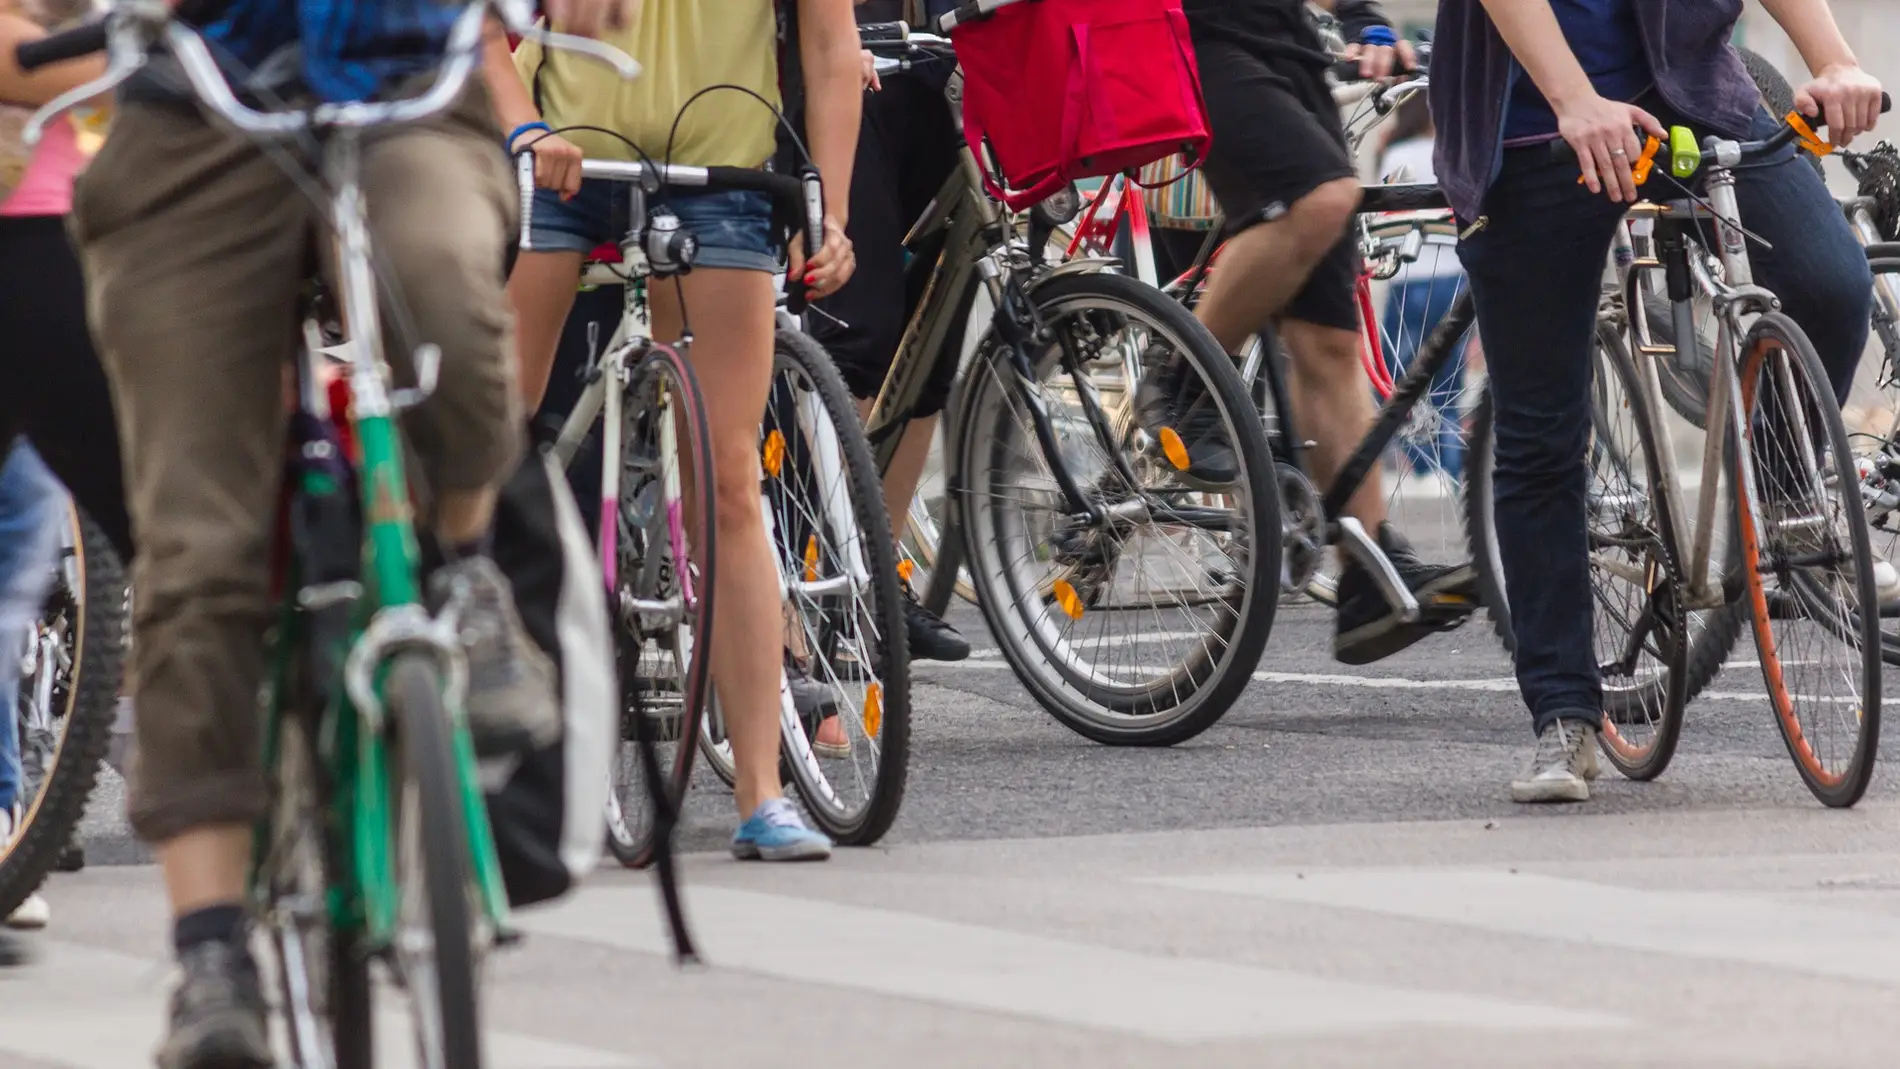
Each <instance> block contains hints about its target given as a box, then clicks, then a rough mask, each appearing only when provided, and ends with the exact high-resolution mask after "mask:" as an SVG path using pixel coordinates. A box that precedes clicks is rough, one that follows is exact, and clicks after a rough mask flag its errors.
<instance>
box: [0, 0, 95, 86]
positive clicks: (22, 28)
mask: <svg viewBox="0 0 1900 1069" xmlns="http://www.w3.org/2000/svg"><path fill="white" fill-rule="evenodd" d="M45 36H46V31H45V30H43V29H41V28H40V27H39V25H38V24H36V23H34V22H32V21H31V20H28V19H24V18H21V17H20V16H18V15H0V101H5V102H6V103H8V104H18V105H22V106H25V107H38V106H39V105H41V104H44V103H46V102H47V101H49V100H51V99H53V98H54V97H56V96H58V95H60V94H61V93H64V92H65V91H66V90H68V89H71V88H73V87H75V86H80V85H84V84H86V83H87V82H90V81H92V80H93V79H94V78H97V77H99V76H100V75H101V74H103V73H105V69H106V57H105V56H104V55H95V56H83V57H81V58H79V59H71V60H67V61H66V62H64V63H55V64H53V65H51V66H48V67H41V68H40V69H39V70H36V71H34V72H33V73H31V74H28V73H26V72H25V71H22V70H21V69H20V66H19V64H18V63H15V62H14V59H13V50H14V48H15V47H17V46H19V45H20V44H23V43H24V42H27V41H37V40H39V39H40V38H42V37H45Z"/></svg>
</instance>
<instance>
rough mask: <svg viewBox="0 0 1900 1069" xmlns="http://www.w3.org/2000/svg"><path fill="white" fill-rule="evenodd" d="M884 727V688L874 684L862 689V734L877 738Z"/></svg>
mask: <svg viewBox="0 0 1900 1069" xmlns="http://www.w3.org/2000/svg"><path fill="white" fill-rule="evenodd" d="M883 726H884V688H883V687H881V686H879V685H878V684H876V683H872V684H871V685H870V686H868V687H865V688H864V733H865V734H866V735H868V736H870V737H871V738H874V739H875V738H877V733H878V729H879V728H882V727H883Z"/></svg>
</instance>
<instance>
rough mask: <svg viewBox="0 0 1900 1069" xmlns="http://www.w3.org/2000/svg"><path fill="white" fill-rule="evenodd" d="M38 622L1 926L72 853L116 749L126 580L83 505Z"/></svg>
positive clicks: (22, 707)
mask: <svg viewBox="0 0 1900 1069" xmlns="http://www.w3.org/2000/svg"><path fill="white" fill-rule="evenodd" d="M68 516H69V520H68V523H67V525H66V531H65V532H64V534H63V536H62V538H61V545H60V556H59V560H58V562H57V563H56V564H55V565H54V571H53V575H54V579H53V587H52V589H51V590H49V591H48V592H47V595H46V598H45V602H44V608H43V609H42V610H41V613H40V618H39V621H38V622H37V623H36V624H35V625H34V626H33V628H32V629H31V630H30V631H29V632H28V633H27V635H26V636H25V638H26V643H25V649H24V650H23V651H22V650H14V651H12V652H11V653H8V654H6V655H7V656H20V657H22V662H21V663H22V671H21V673H20V696H19V703H18V706H17V708H14V709H8V710H4V711H0V715H4V716H12V717H15V718H16V719H17V721H18V726H19V733H20V734H19V739H20V764H21V771H22V773H23V775H22V777H21V783H20V787H21V796H20V805H21V810H22V815H21V819H20V823H19V826H18V827H17V828H16V829H15V833H14V836H13V838H12V839H11V840H10V841H4V842H0V917H4V916H7V915H8V914H10V913H12V912H13V910H14V909H16V908H17V907H18V906H19V905H20V903H21V902H23V901H25V900H26V897H27V896H28V895H30V894H32V893H33V892H34V891H35V890H37V889H38V888H39V886H40V884H41V883H42V882H43V881H44V880H45V879H46V876H47V874H48V873H49V872H51V871H53V869H54V868H55V867H56V866H57V864H58V862H59V858H60V855H61V852H62V851H64V850H66V849H68V848H69V847H70V845H71V844H72V841H73V835H74V833H75V832H76V831H77V830H78V827H79V822H80V820H81V819H82V818H83V817H84V816H85V813H86V805H87V802H88V801H89V800H90V798H91V795H92V788H93V784H94V783H95V782H96V781H97V780H98V776H99V766H100V763H101V762H102V761H104V760H105V756H106V749H107V747H108V746H109V745H110V743H111V741H112V722H113V717H114V715H115V710H116V706H117V701H118V695H119V684H120V680H121V677H122V676H123V674H124V667H125V653H126V649H125V640H126V598H127V587H126V582H125V571H124V568H123V566H122V565H121V564H120V562H119V558H118V554H117V553H115V552H114V551H113V549H112V544H111V542H110V541H109V540H108V539H107V538H106V536H105V533H104V532H103V531H101V530H100V529H99V528H98V526H97V525H96V524H94V523H93V522H92V520H91V519H90V518H89V517H87V516H86V515H85V514H84V512H82V511H81V510H80V509H79V507H78V506H77V505H76V504H70V503H69V505H68Z"/></svg>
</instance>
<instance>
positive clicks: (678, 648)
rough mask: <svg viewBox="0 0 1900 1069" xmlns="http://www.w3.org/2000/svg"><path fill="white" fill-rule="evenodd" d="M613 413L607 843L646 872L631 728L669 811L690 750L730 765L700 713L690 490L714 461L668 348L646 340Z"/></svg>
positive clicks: (641, 795) (704, 575) (698, 532)
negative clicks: (611, 745)
mask: <svg viewBox="0 0 1900 1069" xmlns="http://www.w3.org/2000/svg"><path fill="white" fill-rule="evenodd" d="M623 414H624V417H625V418H624V419H623V420H622V423H623V424H624V426H625V431H624V435H623V440H622V442H621V457H622V471H623V474H622V476H621V480H622V481H621V488H620V500H619V502H617V504H616V509H617V512H618V515H619V539H618V549H619V568H618V570H617V575H616V586H617V588H618V589H617V590H616V591H615V598H614V606H613V609H614V619H615V629H614V633H615V636H616V646H617V648H618V652H619V659H620V679H621V692H622V702H621V710H622V711H621V731H620V747H619V750H618V753H617V754H616V760H615V772H614V784H613V791H612V792H611V797H610V800H609V803H608V814H607V815H608V821H607V825H608V834H607V843H608V848H609V849H610V850H611V851H612V853H613V855H614V857H615V859H616V860H618V861H620V863H621V864H623V865H627V866H630V867H644V866H645V865H647V864H649V863H650V862H651V861H652V860H653V855H654V850H655V847H656V846H657V845H658V843H657V841H656V832H657V831H658V827H659V824H658V820H657V816H658V814H657V813H655V812H654V802H653V794H652V787H651V785H650V784H649V783H648V782H647V778H646V772H645V770H644V765H643V763H642V760H641V756H640V751H639V745H640V743H639V739H640V733H641V731H642V730H644V731H645V732H646V733H647V737H648V739H649V740H651V744H652V745H653V746H654V748H655V756H656V757H658V758H659V762H658V763H659V768H660V770H661V776H662V777H663V779H664V781H665V782H663V783H662V784H661V787H662V789H663V791H664V796H665V797H666V798H667V799H668V804H669V805H670V807H671V808H672V810H673V812H675V813H677V812H678V811H679V807H680V806H681V805H682V804H683V803H684V801H685V798H686V794H687V791H688V790H689V789H690V787H691V784H692V777H693V758H694V755H695V753H696V752H697V751H699V750H701V749H704V750H705V751H706V753H707V757H708V763H709V764H711V765H712V766H713V767H714V769H715V771H718V770H719V766H720V764H721V763H722V761H723V763H724V764H725V765H726V766H727V767H728V768H729V767H730V755H729V752H728V751H727V750H726V749H725V747H724V742H723V738H720V739H715V738H713V737H711V736H710V735H709V734H708V731H709V728H708V726H707V725H708V723H709V721H711V720H712V719H713V718H709V717H707V716H706V715H705V710H706V708H707V703H708V702H709V700H710V694H711V672H712V660H711V656H710V652H709V651H710V650H711V648H712V647H711V643H712V620H713V616H712V611H713V579H714V574H713V568H714V566H715V565H714V562H715V560H716V553H715V542H716V536H715V528H714V525H713V516H712V508H713V502H712V495H710V494H705V493H698V492H696V491H695V489H694V488H695V485H696V484H697V485H709V483H708V482H706V480H710V478H711V473H712V470H713V460H712V440H711V439H710V438H709V437H708V434H709V431H708V429H707V426H706V413H705V402H704V400H703V399H702V397H701V395H700V392H699V381H698V379H697V378H696V377H695V376H694V375H693V371H692V368H691V366H690V365H688V363H687V362H686V361H685V360H684V359H683V358H682V357H681V356H680V355H679V354H678V353H677V352H676V351H675V350H673V349H671V348H667V347H664V346H655V347H654V348H653V350H652V351H651V352H650V353H649V354H648V355H647V356H646V357H645V358H644V359H642V360H641V362H640V364H639V365H638V366H637V367H636V368H635V369H634V374H633V377H632V382H631V383H630V385H629V386H628V388H627V395H626V409H625V411H624V413H623ZM701 473H703V474H701ZM642 721H644V723H643V722H642Z"/></svg>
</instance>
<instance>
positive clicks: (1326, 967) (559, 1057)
mask: <svg viewBox="0 0 1900 1069" xmlns="http://www.w3.org/2000/svg"><path fill="white" fill-rule="evenodd" d="M1895 842H1900V809H1893V808H1872V809H1866V810H1863V811H1859V812H1855V813H1849V814H1834V813H1823V812H1819V811H1818V810H1817V811H1810V810H1790V811H1777V812H1756V813H1749V812H1682V813H1665V814H1653V815H1637V816H1631V815H1617V816H1589V815H1585V814H1578V813H1549V812H1540V813H1527V814H1526V815H1525V816H1523V817H1521V818H1514V819H1507V820H1494V821H1484V822H1478V821H1462V822H1450V823H1417V824H1397V823H1395V824H1370V825H1366V824H1360V825H1316V826H1305V827H1289V828H1277V829H1243V830H1224V831H1196V832H1180V833H1164V834H1156V835H1118V836H1105V837H1087V838H1073V839H1053V840H1037V841H1002V842H965V843H945V844H935V845H928V846H910V847H901V846H900V847H893V848H890V849H879V850H869V851H850V852H845V853H843V854H841V855H840V857H839V858H837V859H836V860H835V861H834V862H832V863H830V864H828V865H812V866H790V867H767V866H757V865H754V866H741V865H738V864H735V863H732V862H729V861H727V860H725V859H723V858H718V857H713V856H703V857H695V858H692V859H690V860H689V863H688V864H687V866H686V869H687V873H686V875H687V879H688V897H687V904H688V910H689V917H690V920H691V922H692V925H693V928H694V930H695V932H696V934H697V935H698V937H699V939H700V942H701V944H702V946H701V949H702V951H703V952H704V956H705V958H706V962H707V964H706V966H705V967H703V968H699V969H693V970H686V971H681V970H678V969H676V968H675V967H674V966H672V964H671V963H670V962H669V961H668V959H667V957H666V949H667V946H666V942H665V937H664V934H663V929H662V925H661V917H660V911H659V906H658V903H657V901H656V899H655V896H654V895H653V893H652V891H651V889H650V887H649V884H648V881H647V880H646V878H645V877H644V876H643V875H640V874H631V873H621V872H618V871H614V872H603V873H601V874H600V875H599V876H598V877H597V878H596V879H595V880H594V881H593V882H592V883H591V884H590V885H589V886H588V887H587V888H586V889H585V890H583V891H582V892H581V893H580V894H578V895H576V896H575V897H573V898H572V899H570V900H568V901H565V902H563V903H560V904H559V905H556V906H553V907H551V908H546V909H541V910H536V911H530V912H525V913H524V914H523V915H522V916H521V918H520V920H521V923H522V925H523V927H524V928H525V929H526V930H527V932H528V936H529V937H528V939H527V941H526V943H525V945H524V946H523V947H522V948H520V949H518V950H514V951H510V952H508V953H507V954H506V955H504V956H503V957H501V958H500V959H498V960H497V961H496V962H495V963H494V965H493V966H492V969H491V973H490V975H489V978H488V983H487V989H488V992H489V1005H488V1007H487V1013H488V1019H487V1020H488V1026H489V1028H490V1030H491V1031H490V1039H489V1050H490V1058H489V1060H490V1064H491V1066H493V1067H495V1069H612V1067H681V1069H684V1067H699V1066H706V1067H715V1066H717V1067H724V1066H749V1065H768V1064H769V1065H771V1066H773V1067H788V1069H791V1067H803V1066H812V1067H817V1066H824V1067H827V1069H857V1067H865V1069H870V1067H878V1069H883V1067H897V1066H902V1067H905V1069H910V1067H937V1066H941V1067H946V1069H948V1067H978V1066H981V1067H985V1069H988V1067H992V1066H1015V1065H1022V1066H1038V1067H1047V1066H1069V1065H1074V1066H1087V1067H1089V1069H1097V1067H1102V1066H1111V1067H1118V1066H1127V1067H1136V1066H1141V1067H1147V1066H1153V1067H1167V1069H1173V1067H1177V1066H1180V1067H1200V1066H1211V1067H1227V1066H1233V1067H1241V1066H1249V1067H1254V1066H1268V1067H1277V1066H1287V1067H1295V1066H1297V1067H1300V1069H1308V1067H1312V1066H1329V1065H1339V1066H1357V1067H1367V1069H1385V1067H1399V1066H1404V1067H1408V1069H1410V1067H1415V1066H1458V1067H1486V1066H1500V1067H1502V1066H1511V1067H1517V1066H1524V1065H1535V1066H1539V1067H1543V1066H1554V1067H1572V1066H1574V1067H1578V1069H1582V1067H1585V1066H1590V1067H1597V1066H1657V1067H1661V1066H1670V1067H1672V1069H1675V1067H1683V1066H1707V1067H1711V1069H1713V1067H1715V1066H1724V1067H1730V1066H1748V1067H1764V1069H1766V1067H1787V1069H1816V1067H1820V1066H1828V1067H1854V1066H1867V1067H1869V1069H1873V1067H1876V1066H1878V1067H1881V1069H1885V1067H1888V1066H1891V1065H1892V1064H1893V1059H1894V1057H1895V1052H1896V1051H1900V1019H1897V1017H1896V1015H1895V1014H1894V1013H1893V1012H1892V1006H1893V1005H1894V1004H1895V1002H1896V1000H1897V999H1900V853H1896V852H1895V851H1894V850H1893V849H1892V844H1893V843H1895ZM52 894H53V901H54V905H55V909H56V910H57V916H56V922H57V927H56V928H55V929H54V931H53V932H52V933H51V935H50V936H49V938H47V939H45V940H42V944H43V945H42V950H43V951H44V954H43V959H42V961H41V962H40V963H39V964H38V965H36V966H35V967H33V968H31V969H27V970H20V971H13V972H9V973H4V974H0V1069H122V1067H130V1066H138V1065H143V1064H147V1059H148V1057H149V1051H150V1049H151V1046H152V1044H153V1043H154V1042H155V1039H156V1034H157V1027H158V1021H159V1015H160V1012H161V1009H162V1004H163V995H164V988H165V983H166V976H165V966H164V963H163V962H164V954H163V950H164V946H163V933H162V929H161V923H162V904H161V901H160V896H159V891H158V888H157V885H156V879H155V874H154V873H153V872H152V871H151V870H149V869H142V868H124V869H103V870H92V871H88V872H86V873H82V874H80V875H78V876H74V877H66V878H62V879H60V880H59V881H57V882H56V883H55V885H54V886H53V888H52ZM382 1031H383V1035H384V1038H385V1039H386V1040H388V1041H389V1042H388V1045H387V1048H386V1054H387V1055H388V1057H387V1058H386V1059H385V1063H386V1064H390V1065H397V1066H407V1065H410V1064H413V1059H412V1058H410V1057H409V1053H408V1051H407V1050H406V1049H405V1048H404V1046H403V1044H402V1043H401V1040H402V1038H403V1036H404V1034H405V1033H404V1021H403V1018H402V1017H401V1016H400V1010H399V1008H398V1006H397V1004H396V1003H395V1002H394V1001H393V1000H392V1001H391V1004H390V1007H389V1014H388V1016H386V1017H385V1018H384V1027H383V1029H382Z"/></svg>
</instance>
